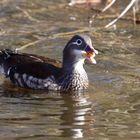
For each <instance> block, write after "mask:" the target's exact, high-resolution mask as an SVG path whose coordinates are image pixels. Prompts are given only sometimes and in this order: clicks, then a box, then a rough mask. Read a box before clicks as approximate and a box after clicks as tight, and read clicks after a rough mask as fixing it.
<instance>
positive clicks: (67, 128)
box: [60, 95, 94, 138]
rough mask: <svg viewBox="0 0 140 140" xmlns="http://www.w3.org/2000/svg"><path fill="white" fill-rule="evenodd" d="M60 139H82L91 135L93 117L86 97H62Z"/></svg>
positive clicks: (90, 105) (90, 104)
mask: <svg viewBox="0 0 140 140" xmlns="http://www.w3.org/2000/svg"><path fill="white" fill-rule="evenodd" d="M63 100H64V104H63V108H64V110H63V114H62V115H61V121H62V123H61V124H60V126H61V131H62V135H61V136H62V137H73V138H83V137H85V136H87V135H90V134H91V133H93V124H94V116H93V111H92V103H91V102H90V99H89V96H88V95H78V96H69V95H67V96H66V95H65V96H63Z"/></svg>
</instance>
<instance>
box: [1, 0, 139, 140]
mask: <svg viewBox="0 0 140 140" xmlns="http://www.w3.org/2000/svg"><path fill="white" fill-rule="evenodd" d="M120 3H121V2H120ZM121 4H122V3H121ZM123 4H127V1H126V3H123ZM123 4H122V7H120V9H123V6H124V5H123ZM115 10H117V12H119V9H118V4H116V6H114V7H113V8H112V9H110V10H109V11H108V14H107V15H110V13H111V12H112V13H113V12H114V13H115ZM92 12H93V11H92ZM92 14H94V13H91V11H90V10H88V9H87V8H85V7H84V8H83V7H81V6H80V7H69V6H68V1H66V0H57V1H54V0H52V1H49V0H46V1H44V0H28V1H27V0H21V1H18V0H7V1H5V0H2V1H1V2H0V48H1V49H2V48H12V49H15V48H18V47H21V46H23V45H26V44H28V43H31V42H34V41H36V40H40V42H38V43H36V44H34V45H31V46H30V47H28V48H26V49H24V50H22V52H27V53H34V54H40V55H43V56H48V57H51V58H54V59H57V60H61V58H62V50H63V47H64V45H65V44H66V42H67V41H68V40H69V39H70V38H71V36H72V35H74V34H76V33H84V34H89V35H90V36H91V38H92V41H93V46H95V48H96V49H98V50H99V55H98V56H97V57H96V60H97V65H92V64H89V63H86V65H85V68H86V71H87V72H88V75H89V79H90V87H89V89H88V91H87V92H86V93H85V94H80V95H68V94H59V93H54V92H50V93H46V92H45V91H33V90H26V89H21V88H17V87H16V86H14V85H12V84H10V83H9V82H8V81H5V80H4V78H3V77H2V76H1V77H0V78H1V79H0V140H3V139H4V140H9V139H10V140H32V139H33V140H44V139H50V140H54V139H55V140H59V139H60V140H66V139H76V138H80V139H83V140H90V139H91V140H93V139H95V140H126V139H127V140H138V139H140V111H139V110H140V46H139V44H140V40H139V37H140V28H139V25H137V26H134V25H133V21H132V20H131V18H130V19H129V20H128V19H127V18H126V19H123V20H120V21H119V23H118V24H117V29H116V30H113V29H104V28H103V27H104V26H105V25H106V24H107V23H109V21H111V20H112V18H107V17H106V18H103V16H105V15H102V16H100V17H97V18H96V20H94V21H93V25H92V27H90V28H89V24H88V19H89V16H91V15H92ZM130 15H131V14H130ZM113 16H114V14H113ZM108 17H109V16H108Z"/></svg>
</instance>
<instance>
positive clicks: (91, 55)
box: [84, 46, 98, 64]
mask: <svg viewBox="0 0 140 140" xmlns="http://www.w3.org/2000/svg"><path fill="white" fill-rule="evenodd" d="M96 54H98V51H97V50H95V49H94V48H93V47H90V46H87V47H86V49H85V54H84V56H85V57H86V59H87V60H89V61H90V62H91V63H93V64H96V60H95V56H96Z"/></svg>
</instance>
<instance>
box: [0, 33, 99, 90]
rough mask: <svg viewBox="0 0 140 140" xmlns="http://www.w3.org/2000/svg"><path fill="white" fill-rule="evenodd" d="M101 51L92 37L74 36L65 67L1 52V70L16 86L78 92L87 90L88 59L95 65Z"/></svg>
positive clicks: (32, 56)
mask: <svg viewBox="0 0 140 140" xmlns="http://www.w3.org/2000/svg"><path fill="white" fill-rule="evenodd" d="M96 54H98V51H97V50H95V49H94V48H93V46H92V42H91V39H90V37H88V36H86V35H75V36H74V37H72V39H71V40H70V41H69V42H68V43H67V45H66V46H65V48H64V50H63V62H62V67H57V66H56V65H55V64H54V63H55V62H56V61H55V60H51V59H49V58H45V57H42V56H37V55H32V54H25V53H16V52H14V51H11V50H2V51H0V71H1V73H2V74H4V75H5V76H6V77H7V78H9V79H10V80H11V81H12V82H13V83H14V84H16V85H18V86H20V87H25V88H32V89H46V90H55V91H77V90H84V89H86V88H87V87H88V77H87V73H86V71H85V69H84V68H83V64H84V61H85V59H87V60H89V61H90V62H91V63H94V64H96V61H95V59H94V57H95V55H96Z"/></svg>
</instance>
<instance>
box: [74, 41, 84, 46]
mask: <svg viewBox="0 0 140 140" xmlns="http://www.w3.org/2000/svg"><path fill="white" fill-rule="evenodd" d="M72 44H75V45H78V46H80V45H81V44H82V40H81V39H77V40H76V41H75V42H73V43H72Z"/></svg>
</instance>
